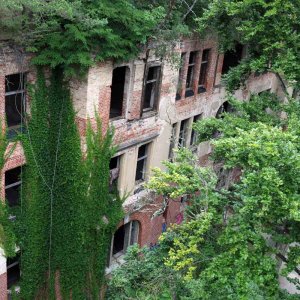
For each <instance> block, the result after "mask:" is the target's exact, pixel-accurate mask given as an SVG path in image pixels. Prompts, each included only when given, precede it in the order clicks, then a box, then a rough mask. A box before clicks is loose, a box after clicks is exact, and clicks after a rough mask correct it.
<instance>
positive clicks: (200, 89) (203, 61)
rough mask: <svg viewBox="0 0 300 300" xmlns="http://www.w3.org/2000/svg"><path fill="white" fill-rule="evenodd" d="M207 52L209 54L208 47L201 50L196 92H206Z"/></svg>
mask: <svg viewBox="0 0 300 300" xmlns="http://www.w3.org/2000/svg"><path fill="white" fill-rule="evenodd" d="M209 54H210V49H205V50H203V52H202V59H201V66H200V75H199V82H198V93H203V92H206V88H207V87H206V82H207V72H208V66H209Z"/></svg>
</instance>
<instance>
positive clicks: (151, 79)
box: [143, 66, 161, 110]
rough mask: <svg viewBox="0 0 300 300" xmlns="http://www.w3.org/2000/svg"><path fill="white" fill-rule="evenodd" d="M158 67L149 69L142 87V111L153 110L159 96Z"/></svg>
mask: <svg viewBox="0 0 300 300" xmlns="http://www.w3.org/2000/svg"><path fill="white" fill-rule="evenodd" d="M160 70H161V68H160V66H155V67H149V68H148V72H147V77H146V81H145V87H144V100H143V110H151V109H155V108H156V106H157V101H158V95H159V80H160Z"/></svg>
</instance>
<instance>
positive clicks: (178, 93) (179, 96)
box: [175, 53, 186, 100]
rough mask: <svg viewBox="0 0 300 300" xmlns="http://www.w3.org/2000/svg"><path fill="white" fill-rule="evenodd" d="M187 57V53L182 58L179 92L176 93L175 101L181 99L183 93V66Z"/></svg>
mask: <svg viewBox="0 0 300 300" xmlns="http://www.w3.org/2000/svg"><path fill="white" fill-rule="evenodd" d="M185 55H186V53H182V54H181V58H180V69H179V75H178V83H177V91H176V98H175V100H180V99H181V91H182V81H183V78H182V77H183V64H184V61H185Z"/></svg>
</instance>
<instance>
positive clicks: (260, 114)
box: [194, 92, 298, 142]
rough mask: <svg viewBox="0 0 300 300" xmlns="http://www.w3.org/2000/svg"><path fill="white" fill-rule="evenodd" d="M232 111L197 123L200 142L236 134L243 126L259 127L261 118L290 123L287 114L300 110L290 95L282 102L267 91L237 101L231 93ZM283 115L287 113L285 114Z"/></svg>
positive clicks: (289, 115) (247, 128)
mask: <svg viewBox="0 0 300 300" xmlns="http://www.w3.org/2000/svg"><path fill="white" fill-rule="evenodd" d="M227 99H228V101H229V103H230V105H231V108H232V112H231V113H223V114H222V115H221V118H219V119H216V118H214V117H211V118H206V119H203V120H201V122H197V123H195V124H194V128H195V130H196V132H197V133H198V136H199V137H198V142H204V141H208V140H212V139H218V138H220V136H221V137H230V136H236V135H237V134H238V133H239V131H238V130H237V129H241V130H249V129H251V128H256V126H257V123H258V122H262V123H264V124H268V125H270V126H287V124H288V117H291V116H292V114H294V113H296V112H297V110H298V107H297V102H296V101H294V100H292V99H290V100H289V102H287V103H283V102H282V101H281V100H280V99H279V98H278V97H277V96H276V95H275V94H273V93H269V92H264V93H261V94H260V95H255V94H253V95H251V97H250V99H249V101H243V102H241V101H238V100H237V99H236V98H234V97H233V96H232V95H228V97H227ZM284 115H286V116H285V117H284Z"/></svg>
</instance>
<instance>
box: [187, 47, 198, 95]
mask: <svg viewBox="0 0 300 300" xmlns="http://www.w3.org/2000/svg"><path fill="white" fill-rule="evenodd" d="M196 56H197V52H196V51H192V52H190V56H189V64H188V71H187V77H186V92H185V96H186V97H190V96H193V95H194V91H193V81H194V71H195V63H196Z"/></svg>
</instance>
